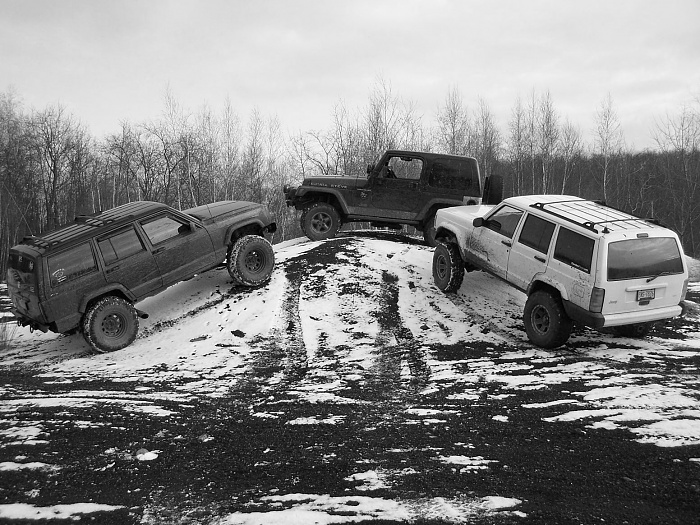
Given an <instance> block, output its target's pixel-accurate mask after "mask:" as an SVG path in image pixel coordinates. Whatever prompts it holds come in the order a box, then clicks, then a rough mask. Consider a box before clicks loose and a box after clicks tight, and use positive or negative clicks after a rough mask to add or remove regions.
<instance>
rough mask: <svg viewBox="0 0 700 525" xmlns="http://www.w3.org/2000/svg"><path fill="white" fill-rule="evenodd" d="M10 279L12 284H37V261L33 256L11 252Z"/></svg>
mask: <svg viewBox="0 0 700 525" xmlns="http://www.w3.org/2000/svg"><path fill="white" fill-rule="evenodd" d="M9 263H10V264H9V266H8V272H7V275H8V280H9V281H10V282H11V283H12V284H20V283H24V284H36V273H35V272H34V269H35V267H36V263H35V262H34V259H32V258H31V257H27V256H26V255H23V254H20V253H10V259H9Z"/></svg>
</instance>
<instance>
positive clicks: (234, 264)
mask: <svg viewBox="0 0 700 525" xmlns="http://www.w3.org/2000/svg"><path fill="white" fill-rule="evenodd" d="M274 267H275V252H274V250H273V249H272V245H271V244H270V242H269V241H268V240H267V239H266V238H265V237H260V236H259V235H245V236H243V237H241V238H240V239H238V240H237V241H236V242H235V243H233V246H231V248H230V249H229V253H228V257H227V259H226V268H227V269H228V274H229V275H230V276H231V278H232V279H233V282H234V283H235V284H239V285H243V286H260V285H262V284H265V283H266V282H268V281H269V280H270V277H271V276H272V270H273V269H274Z"/></svg>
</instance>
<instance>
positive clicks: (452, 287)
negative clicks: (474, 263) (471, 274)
mask: <svg viewBox="0 0 700 525" xmlns="http://www.w3.org/2000/svg"><path fill="white" fill-rule="evenodd" d="M433 280H434V281H435V285H436V286H437V287H438V288H440V290H442V291H443V292H446V293H449V292H455V291H457V290H459V287H460V286H462V281H463V280H464V261H462V256H461V255H460V254H459V248H458V247H457V245H456V244H454V243H452V242H448V243H444V242H441V243H438V245H437V246H436V247H435V252H433Z"/></svg>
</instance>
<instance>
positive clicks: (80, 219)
mask: <svg viewBox="0 0 700 525" xmlns="http://www.w3.org/2000/svg"><path fill="white" fill-rule="evenodd" d="M75 222H77V223H78V224H87V225H88V226H94V227H96V228H98V227H100V226H104V225H105V224H109V223H111V222H114V219H100V218H97V217H94V216H92V215H78V216H76V217H75Z"/></svg>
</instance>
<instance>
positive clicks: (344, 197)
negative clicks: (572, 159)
mask: <svg viewBox="0 0 700 525" xmlns="http://www.w3.org/2000/svg"><path fill="white" fill-rule="evenodd" d="M283 191H284V195H285V198H286V202H287V206H294V207H295V208H296V209H298V210H301V211H302V214H301V229H302V230H303V232H304V234H305V235H306V236H307V237H308V238H309V239H311V240H314V241H317V240H322V239H328V238H332V237H334V236H335V235H336V233H338V230H339V229H340V227H341V226H342V224H343V223H346V222H369V223H371V225H372V226H375V227H388V228H392V229H399V228H401V226H403V225H407V226H414V227H415V228H416V229H418V230H420V231H422V232H423V237H424V238H425V241H426V242H427V243H428V244H429V245H431V246H434V245H435V227H434V224H435V212H436V211H437V210H439V209H441V208H447V207H450V206H461V205H465V204H480V203H481V202H482V195H483V201H484V203H485V204H497V203H498V202H500V200H501V197H502V192H503V182H502V179H501V178H500V177H498V176H493V177H489V178H488V179H487V180H486V181H485V184H484V186H483V187H482V183H481V177H480V175H479V166H478V163H477V161H476V159H474V158H472V157H463V156H458V155H443V154H438V153H424V152H416V151H400V150H389V151H387V152H386V153H385V154H384V155H383V156H382V157H381V159H380V160H379V162H377V163H376V164H371V165H369V166H368V167H367V174H366V175H365V174H362V175H361V176H357V177H311V178H307V179H305V180H304V182H303V183H302V185H301V186H296V187H293V186H285V187H284V190H283Z"/></svg>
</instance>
